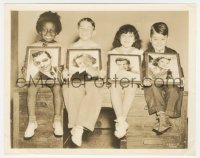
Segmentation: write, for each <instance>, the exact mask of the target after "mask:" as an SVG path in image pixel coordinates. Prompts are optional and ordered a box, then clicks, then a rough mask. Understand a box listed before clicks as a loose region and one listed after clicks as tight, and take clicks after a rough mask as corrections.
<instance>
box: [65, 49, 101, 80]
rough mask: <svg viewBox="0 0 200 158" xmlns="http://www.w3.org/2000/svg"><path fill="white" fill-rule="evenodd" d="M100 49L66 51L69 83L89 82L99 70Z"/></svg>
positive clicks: (95, 76)
mask: <svg viewBox="0 0 200 158" xmlns="http://www.w3.org/2000/svg"><path fill="white" fill-rule="evenodd" d="M101 67H102V63H101V50H100V49H68V50H67V69H68V70H69V78H70V81H72V80H73V81H80V80H81V81H83V80H84V81H91V80H92V79H95V78H97V77H98V76H97V74H98V72H99V70H101Z"/></svg>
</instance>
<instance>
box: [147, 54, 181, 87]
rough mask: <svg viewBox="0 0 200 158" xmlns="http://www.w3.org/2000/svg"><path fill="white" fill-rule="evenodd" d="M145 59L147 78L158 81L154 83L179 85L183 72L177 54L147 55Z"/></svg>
mask: <svg viewBox="0 0 200 158" xmlns="http://www.w3.org/2000/svg"><path fill="white" fill-rule="evenodd" d="M146 57H147V59H146V61H148V63H147V65H146V69H147V71H146V72H147V74H146V77H147V78H151V79H153V80H156V79H158V80H160V81H156V82H160V83H166V82H167V83H168V84H173V83H175V84H179V83H180V81H181V78H183V72H182V67H181V65H180V59H179V55H178V54H167V53H165V54H163V53H159V54H158V53H149V54H148V55H147V56H146Z"/></svg>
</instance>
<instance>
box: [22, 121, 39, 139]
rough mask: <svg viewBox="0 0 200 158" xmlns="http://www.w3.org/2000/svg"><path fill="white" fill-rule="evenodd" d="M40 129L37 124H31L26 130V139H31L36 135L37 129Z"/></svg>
mask: <svg viewBox="0 0 200 158" xmlns="http://www.w3.org/2000/svg"><path fill="white" fill-rule="evenodd" d="M37 127H38V125H37V122H36V121H35V122H29V123H28V126H27V128H26V131H25V134H24V138H31V137H33V136H34V134H35V129H36V128H37Z"/></svg>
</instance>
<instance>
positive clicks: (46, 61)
mask: <svg viewBox="0 0 200 158" xmlns="http://www.w3.org/2000/svg"><path fill="white" fill-rule="evenodd" d="M33 62H34V65H35V66H36V67H37V68H38V69H39V71H41V72H49V71H50V69H51V59H50V58H49V57H48V56H47V54H46V53H42V54H40V55H38V56H36V57H34V58H33Z"/></svg>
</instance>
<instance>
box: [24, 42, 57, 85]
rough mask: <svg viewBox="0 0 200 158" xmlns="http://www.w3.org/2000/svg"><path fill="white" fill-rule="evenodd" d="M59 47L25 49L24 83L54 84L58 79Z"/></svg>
mask: <svg viewBox="0 0 200 158" xmlns="http://www.w3.org/2000/svg"><path fill="white" fill-rule="evenodd" d="M60 58H61V47H36V46H29V47H27V56H26V73H25V79H26V82H27V83H28V82H32V81H35V83H39V84H40V83H53V82H54V83H55V81H57V79H58V78H59V77H60V75H59V71H58V66H59V65H60V60H61V59H60Z"/></svg>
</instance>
